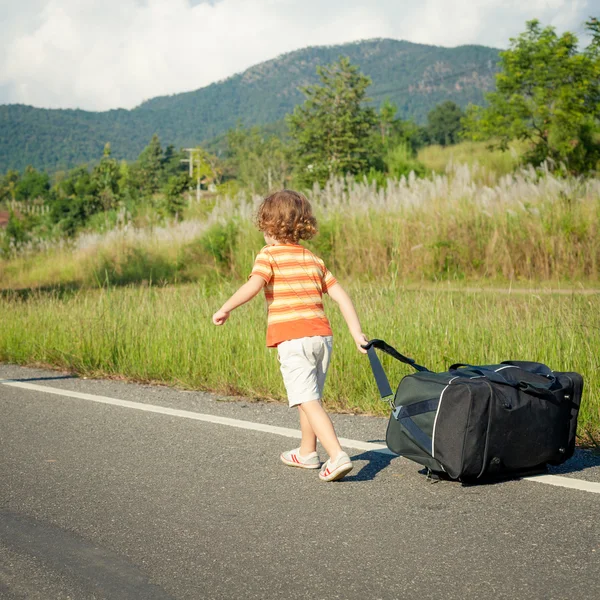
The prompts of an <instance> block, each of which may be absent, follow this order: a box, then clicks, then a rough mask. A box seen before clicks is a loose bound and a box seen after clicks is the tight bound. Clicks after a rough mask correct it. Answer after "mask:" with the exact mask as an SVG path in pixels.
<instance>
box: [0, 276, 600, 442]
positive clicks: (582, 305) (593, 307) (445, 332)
mask: <svg viewBox="0 0 600 600" xmlns="http://www.w3.org/2000/svg"><path fill="white" fill-rule="evenodd" d="M348 287H349V291H350V293H351V295H352V297H353V299H354V301H355V304H356V307H357V310H358V313H359V315H360V317H361V320H362V323H363V328H364V331H365V332H366V333H367V334H368V335H369V336H371V337H379V338H383V339H385V340H386V341H388V342H389V343H391V344H392V345H394V346H395V347H397V348H398V349H399V350H400V351H402V352H404V353H406V354H407V355H409V356H412V357H414V358H415V359H416V360H417V361H418V362H421V363H422V364H425V365H426V366H428V367H429V368H431V369H433V370H437V371H442V370H445V369H447V368H448V366H449V365H450V364H452V363H453V362H466V363H472V364H486V363H488V364H491V363H496V362H499V361H502V360H509V359H520V360H535V361H540V362H544V363H547V364H548V365H549V366H550V367H551V368H553V369H555V370H564V371H569V370H575V371H578V372H580V373H582V374H583V375H584V377H585V394H584V400H583V405H582V409H581V413H580V422H579V424H580V429H579V431H580V434H581V435H582V436H585V435H588V434H589V435H594V436H597V435H598V433H600V355H599V354H598V351H597V350H598V348H599V347H600V295H598V294H592V295H577V294H575V295H566V296H565V295H552V294H546V295H537V294H518V295H510V294H494V293H470V292H448V291H442V290H418V289H412V290H410V289H405V288H403V287H401V286H396V285H394V284H392V283H388V284H385V285H376V284H365V283H363V284H350V285H349V286H348ZM233 289H234V287H233V285H232V284H231V283H224V282H221V283H218V284H214V283H213V284H212V285H210V286H208V285H197V284H196V285H182V286H177V287H172V286H171V287H162V288H160V287H153V286H149V287H135V288H133V287H123V288H116V289H115V288H110V287H109V288H105V289H101V290H79V291H77V290H76V291H66V292H64V293H63V294H60V295H59V294H53V293H42V292H37V293H33V294H31V295H29V296H23V295H20V294H18V293H16V292H13V293H5V294H4V295H3V297H2V298H1V299H0V310H1V314H2V319H1V320H0V361H4V362H13V363H19V364H36V363H37V364H46V365H52V366H54V367H58V368H63V369H68V370H72V371H75V372H77V373H79V374H82V375H87V376H124V377H126V378H130V379H133V380H136V381H146V382H150V381H152V382H162V383H166V384H169V385H177V386H183V387H185V388H188V389H205V390H206V389H208V390H214V391H217V392H222V393H226V394H242V395H247V396H254V397H260V398H274V399H281V398H283V397H284V389H283V385H282V382H281V378H280V375H279V372H278V367H277V360H276V357H275V356H274V352H273V351H270V350H268V349H267V348H266V347H265V343H264V336H265V331H264V328H265V315H264V303H263V302H262V301H261V300H259V299H256V300H254V301H253V302H251V303H250V304H248V305H245V306H243V307H241V308H240V309H238V310H237V311H236V312H234V314H233V315H232V317H231V319H230V321H229V322H228V323H227V324H226V325H225V326H224V327H220V328H217V327H214V326H213V325H212V323H211V321H210V317H211V315H212V313H213V312H214V311H215V310H216V308H218V306H219V305H220V304H221V303H222V302H223V300H224V299H225V298H226V297H227V296H228V294H230V293H231V292H232V291H233ZM326 308H327V310H328V314H329V315H330V317H331V321H332V326H333V329H334V333H335V337H336V343H335V351H334V356H333V361H332V367H331V371H330V375H329V377H328V384H327V388H326V403H327V405H328V406H329V407H330V408H332V409H335V410H345V411H352V412H368V413H375V414H385V412H386V408H385V406H382V403H381V402H380V401H379V400H378V397H377V391H376V387H375V384H374V381H373V378H372V376H371V372H370V369H369V366H368V361H367V360H366V358H365V357H364V356H362V355H360V354H359V353H358V352H357V351H356V349H355V347H354V344H353V342H352V340H351V339H350V337H349V334H348V333H347V331H346V328H345V325H344V323H343V320H342V318H341V316H340V314H339V311H337V309H336V308H335V307H334V306H332V305H331V304H327V306H326ZM384 358H385V357H384ZM384 364H385V365H386V368H387V370H388V374H389V378H390V381H391V382H392V385H394V384H395V383H396V382H397V381H399V379H400V377H401V376H402V375H403V374H406V373H407V372H409V371H408V370H407V368H406V367H405V366H403V365H400V364H399V363H396V362H394V361H392V360H391V359H389V360H388V359H385V360H384Z"/></svg>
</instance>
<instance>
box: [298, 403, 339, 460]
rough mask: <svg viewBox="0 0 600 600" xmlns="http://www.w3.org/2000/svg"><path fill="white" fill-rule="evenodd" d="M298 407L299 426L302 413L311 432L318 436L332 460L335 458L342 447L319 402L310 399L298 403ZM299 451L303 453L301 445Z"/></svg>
mask: <svg viewBox="0 0 600 600" xmlns="http://www.w3.org/2000/svg"><path fill="white" fill-rule="evenodd" d="M298 408H299V409H300V427H301V428H302V415H304V416H305V417H306V420H307V422H308V424H309V426H310V427H311V429H312V431H313V434H314V435H316V436H317V437H318V438H319V441H320V442H321V444H322V445H323V448H325V451H326V452H327V454H329V457H330V458H331V459H332V460H333V459H335V458H337V456H338V455H339V453H340V452H342V447H341V446H340V442H339V440H338V438H337V435H336V434H335V430H334V429H333V423H332V422H331V419H330V418H329V415H328V414H327V413H326V412H325V409H324V408H323V407H322V406H321V403H320V402H319V401H318V400H312V401H311V402H304V404H300V405H299V407H298ZM302 439H303V440H304V430H302ZM311 452H312V450H311ZM300 453H301V454H303V453H304V452H303V451H302V446H301V447H300Z"/></svg>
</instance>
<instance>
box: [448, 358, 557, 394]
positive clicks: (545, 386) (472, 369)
mask: <svg viewBox="0 0 600 600" xmlns="http://www.w3.org/2000/svg"><path fill="white" fill-rule="evenodd" d="M461 367H466V368H464V369H462V368H461ZM449 371H454V372H455V373H457V374H459V375H466V374H468V373H476V374H477V375H480V376H482V377H485V378H486V379H489V380H490V381H493V382H495V383H500V384H502V385H509V386H511V387H515V388H519V389H521V390H523V391H526V392H532V391H533V392H547V391H548V390H550V389H551V388H552V386H553V385H554V383H555V382H556V377H554V375H546V377H547V378H548V381H545V382H543V383H541V382H533V381H523V380H516V381H514V380H510V379H506V377H504V375H503V374H502V373H500V372H499V371H494V369H490V368H488V367H481V366H474V365H469V364H467V363H455V364H453V365H451V367H450V369H449Z"/></svg>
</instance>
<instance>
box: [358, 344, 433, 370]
mask: <svg viewBox="0 0 600 600" xmlns="http://www.w3.org/2000/svg"><path fill="white" fill-rule="evenodd" d="M371 347H373V348H377V349H378V350H381V351H382V352H385V353H386V354H389V355H390V356H393V357H394V358H395V359H396V360H399V361H400V362H402V363H404V364H406V365H410V366H411V367H412V368H413V369H416V370H417V371H423V372H426V373H429V372H430V371H429V369H427V368H426V367H423V366H422V365H418V364H417V363H416V362H415V361H414V360H413V359H412V358H408V356H404V354H400V352H398V350H396V348H393V347H392V346H390V345H389V344H388V343H386V342H384V341H383V340H378V339H374V340H371V341H370V342H368V343H366V344H365V345H364V346H363V348H365V349H366V350H367V351H368V350H369V349H370V348H371Z"/></svg>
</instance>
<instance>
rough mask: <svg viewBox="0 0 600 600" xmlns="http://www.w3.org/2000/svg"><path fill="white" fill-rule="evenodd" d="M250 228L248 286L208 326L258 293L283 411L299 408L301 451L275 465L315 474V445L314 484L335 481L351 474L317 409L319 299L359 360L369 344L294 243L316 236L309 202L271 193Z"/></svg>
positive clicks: (328, 337) (324, 353) (321, 336)
mask: <svg viewBox="0 0 600 600" xmlns="http://www.w3.org/2000/svg"><path fill="white" fill-rule="evenodd" d="M257 225H258V228H259V229H260V231H262V232H263V234H264V237H265V242H266V243H267V246H265V247H264V248H263V249H262V250H261V251H260V253H259V254H258V256H257V257H256V261H255V263H254V267H253V269H252V273H251V274H250V277H249V279H248V281H247V282H246V283H245V284H244V285H242V287H240V288H239V289H238V291H237V292H235V294H233V296H231V298H229V300H227V302H225V304H223V306H222V307H221V308H220V309H219V310H218V311H217V312H216V313H215V314H214V315H213V323H214V324H215V325H223V323H225V321H226V320H227V319H228V318H229V314H230V313H231V311H232V310H233V309H235V308H237V307H238V306H241V305H242V304H244V303H245V302H248V301H249V300H251V299H252V298H254V296H256V295H257V294H258V293H259V292H260V291H261V290H262V289H263V288H264V290H265V297H266V300H267V306H268V317H267V346H268V347H276V348H277V351H278V356H279V362H280V363H281V374H282V375H283V382H284V384H285V387H286V390H287V394H288V400H289V405H290V407H292V406H297V407H298V412H299V416H300V429H301V432H302V440H301V443H300V447H299V448H296V449H294V450H290V451H288V452H284V453H283V454H281V457H280V458H281V461H282V462H283V463H284V464H286V465H289V466H291V467H301V468H304V469H318V468H319V466H320V461H319V457H318V455H317V452H316V450H317V438H318V439H319V441H320V442H321V444H322V445H323V447H324V448H325V451H326V452H327V454H328V455H329V459H328V460H327V461H326V462H325V464H324V465H323V467H322V468H321V471H320V473H319V477H320V479H321V480H323V481H334V480H336V479H341V478H342V477H344V476H345V475H346V474H347V473H349V472H350V471H351V470H352V462H351V460H350V458H349V456H348V455H347V454H346V453H345V452H344V451H343V450H342V448H341V446H340V442H339V440H338V438H337V435H336V434H335V430H334V428H333V424H332V422H331V419H330V418H329V416H328V415H327V413H326V412H325V410H324V409H323V407H322V405H321V397H322V395H323V386H324V384H325V376H326V375H327V367H328V366H329V359H330V356H331V350H332V332H331V327H330V325H329V321H328V320H327V317H326V316H325V312H324V311H323V302H322V295H323V293H328V294H329V296H330V297H331V298H333V300H334V301H335V302H337V303H338V304H339V307H340V310H341V312H342V315H343V317H344V319H345V320H346V323H347V324H348V328H349V329H350V333H351V334H352V337H353V338H354V341H355V342H356V346H357V348H358V350H359V351H360V352H362V353H366V350H364V349H363V348H362V347H361V345H362V344H366V343H367V341H368V340H367V338H366V337H365V335H364V334H363V332H362V330H361V327H360V322H359V320H358V317H357V315H356V311H355V310H354V306H353V304H352V301H351V300H350V298H349V297H348V294H346V292H345V291H344V289H343V288H342V286H341V285H340V284H339V283H338V282H337V281H336V279H335V277H333V275H332V274H331V273H330V272H329V271H328V270H327V268H326V267H325V264H324V263H323V261H322V260H321V259H320V258H318V257H317V256H315V255H314V254H313V253H312V252H310V251H309V250H307V249H306V248H304V247H303V246H301V245H300V244H299V243H298V241H299V240H308V239H310V238H312V237H313V235H314V234H315V233H316V232H317V221H316V219H315V217H314V216H313V215H312V209H311V206H310V203H309V202H308V200H307V199H306V198H305V197H304V196H303V195H302V194H299V193H297V192H294V191H292V190H282V191H280V192H276V193H274V194H272V195H270V196H269V197H268V198H266V199H265V200H264V201H263V203H262V204H261V205H260V208H259V209H258V215H257Z"/></svg>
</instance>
